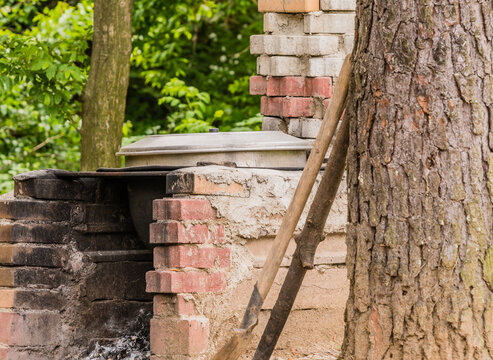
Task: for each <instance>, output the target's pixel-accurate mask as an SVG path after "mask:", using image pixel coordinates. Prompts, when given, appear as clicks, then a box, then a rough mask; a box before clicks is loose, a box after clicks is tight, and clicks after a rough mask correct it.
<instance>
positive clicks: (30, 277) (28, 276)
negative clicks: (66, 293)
mask: <svg viewBox="0 0 493 360" xmlns="http://www.w3.org/2000/svg"><path fill="white" fill-rule="evenodd" d="M68 281H69V280H68V275H67V274H65V273H64V272H62V271H61V269H51V268H40V267H5V266H2V267H0V287H35V288H47V289H53V288H57V287H59V286H60V285H62V284H66V283H67V282H68Z"/></svg>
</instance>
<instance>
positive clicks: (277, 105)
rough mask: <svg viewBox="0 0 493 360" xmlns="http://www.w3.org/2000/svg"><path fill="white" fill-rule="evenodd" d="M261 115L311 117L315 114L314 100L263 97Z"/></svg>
mask: <svg viewBox="0 0 493 360" xmlns="http://www.w3.org/2000/svg"><path fill="white" fill-rule="evenodd" d="M261 113H262V115H267V116H282V117H292V118H295V117H311V116H313V115H314V113H315V106H314V102H313V98H305V97H288V98H282V97H267V96H264V97H262V102H261Z"/></svg>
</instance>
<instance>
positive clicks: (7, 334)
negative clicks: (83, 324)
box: [0, 312, 62, 346]
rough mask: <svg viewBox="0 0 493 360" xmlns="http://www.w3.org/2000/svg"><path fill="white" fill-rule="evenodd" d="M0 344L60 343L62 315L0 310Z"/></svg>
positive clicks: (33, 344)
mask: <svg viewBox="0 0 493 360" xmlns="http://www.w3.org/2000/svg"><path fill="white" fill-rule="evenodd" d="M0 324H2V326H0V344H4V345H15V346H37V345H55V344H59V342H60V341H59V336H60V334H62V329H61V322H60V315H58V314H54V313H49V312H42V313H33V312H30V313H26V314H18V313H13V312H0Z"/></svg>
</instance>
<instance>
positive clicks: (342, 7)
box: [320, 0, 356, 11]
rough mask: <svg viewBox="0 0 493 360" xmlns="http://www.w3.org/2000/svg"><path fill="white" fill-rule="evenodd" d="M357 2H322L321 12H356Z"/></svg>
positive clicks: (350, 0) (340, 0) (346, 0)
mask: <svg viewBox="0 0 493 360" xmlns="http://www.w3.org/2000/svg"><path fill="white" fill-rule="evenodd" d="M355 9H356V0H320V10H324V11H354V10H355Z"/></svg>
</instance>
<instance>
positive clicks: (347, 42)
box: [344, 34, 354, 54]
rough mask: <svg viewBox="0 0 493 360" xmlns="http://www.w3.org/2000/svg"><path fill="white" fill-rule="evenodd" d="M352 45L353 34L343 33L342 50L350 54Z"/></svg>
mask: <svg viewBox="0 0 493 360" xmlns="http://www.w3.org/2000/svg"><path fill="white" fill-rule="evenodd" d="M353 47H354V34H349V35H344V52H345V53H346V54H350V53H351V52H352V51H353Z"/></svg>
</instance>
